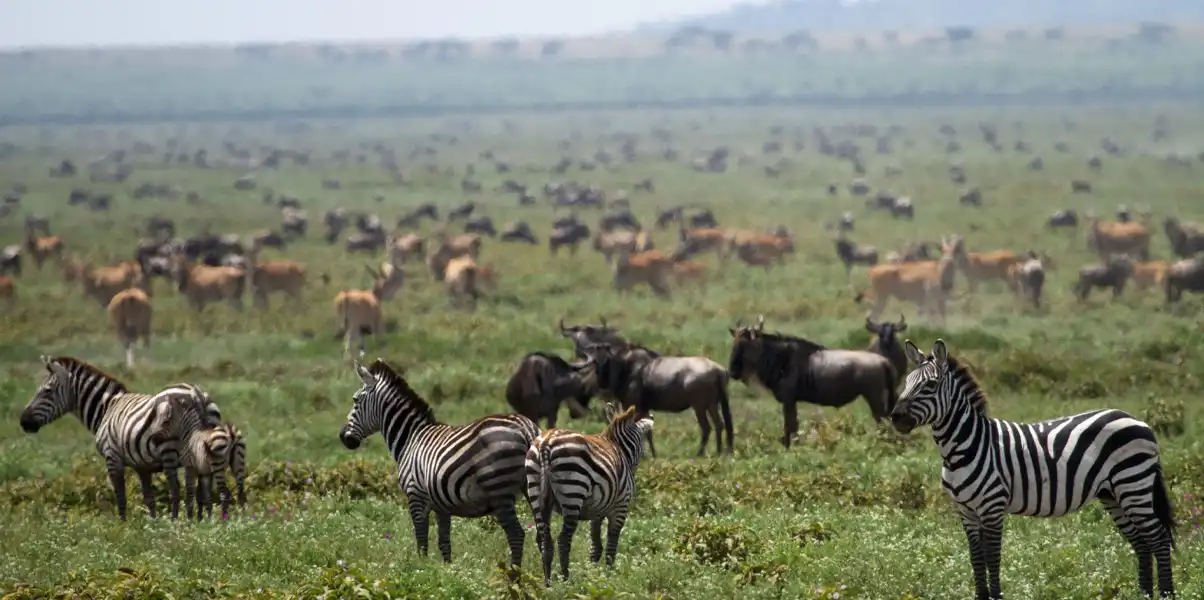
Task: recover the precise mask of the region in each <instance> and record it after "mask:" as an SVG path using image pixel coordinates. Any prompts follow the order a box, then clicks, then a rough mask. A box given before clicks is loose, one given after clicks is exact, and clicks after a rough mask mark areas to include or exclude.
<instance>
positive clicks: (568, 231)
mask: <svg viewBox="0 0 1204 600" xmlns="http://www.w3.org/2000/svg"><path fill="white" fill-rule="evenodd" d="M589 236H590V231H589V226H587V225H584V224H582V223H569V224H567V225H563V226H560V227H556V228H555V229H553V230H552V234H551V235H549V236H548V251H549V252H551V253H552V255H553V256H555V255H556V252H557V251H558V250H560V248H562V247H565V246H568V248H569V253H570V254H573V255H575V254H577V245H578V244H580V243H581V242H582V241H583V240H585V239H588V238H589Z"/></svg>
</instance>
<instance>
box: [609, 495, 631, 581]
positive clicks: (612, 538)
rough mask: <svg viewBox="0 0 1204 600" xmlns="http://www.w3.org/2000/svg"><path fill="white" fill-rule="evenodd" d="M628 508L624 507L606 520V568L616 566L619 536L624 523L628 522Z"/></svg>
mask: <svg viewBox="0 0 1204 600" xmlns="http://www.w3.org/2000/svg"><path fill="white" fill-rule="evenodd" d="M626 513H627V509H626V507H624V508H622V509H621V510H620V511H619V514H614V515H611V516H610V518H608V519H607V520H606V568H607V569H613V568H614V567H615V555H617V554H618V553H619V536H620V535H622V534H623V525H624V524H625V523H627V514H626Z"/></svg>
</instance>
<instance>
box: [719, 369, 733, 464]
mask: <svg viewBox="0 0 1204 600" xmlns="http://www.w3.org/2000/svg"><path fill="white" fill-rule="evenodd" d="M727 384H728V375H727V372H726V371H725V372H724V373H723V377H722V378H721V379H720V380H719V382H718V383H716V384H715V386H716V388H717V389H716V390H715V392H716V393H717V394H719V412H720V414H721V415H722V416H723V428H724V430H726V431H727V447H728V450H733V449H734V448H735V438H734V435H735V434H734V433H732V432H733V431H734V430H735V425H734V424H733V423H732V406H731V402H729V399H728V396H727Z"/></svg>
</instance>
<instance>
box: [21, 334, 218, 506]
mask: <svg viewBox="0 0 1204 600" xmlns="http://www.w3.org/2000/svg"><path fill="white" fill-rule="evenodd" d="M42 360H43V362H44V363H45V365H46V371H47V376H46V379H45V380H44V381H43V382H42V385H41V387H39V388H38V391H37V393H35V394H34V397H33V399H32V400H30V402H29V404H28V405H27V406H26V407H25V410H24V411H23V412H22V413H21V428H22V429H24V430H25V431H26V432H27V433H36V432H37V431H38V430H39V429H40V428H42V427H43V426H45V425H47V424H49V423H51V422H53V421H54V420H56V419H58V418H59V417H61V416H63V415H65V414H67V413H69V412H70V413H75V415H76V416H77V417H79V420H80V422H82V423H83V424H84V427H87V428H88V431H90V432H92V434H93V435H94V436H95V437H96V450H97V451H98V452H99V453H100V455H101V456H102V457H103V458H104V460H105V469H106V471H107V472H108V475H109V481H110V483H111V484H112V485H113V492H114V495H115V496H116V503H117V515H118V517H120V518H121V519H123V520H124V519H125V517H126V496H125V469H126V468H131V469H133V470H134V472H136V473H137V474H138V480H139V482H140V484H141V488H142V498H143V501H144V502H145V503H146V507H147V509H148V510H149V511H150V514H151V516H152V517H154V516H156V514H157V512H156V510H155V494H154V487H153V483H152V481H151V477H152V475H153V474H154V473H156V472H158V471H163V472H164V473H165V474H166V475H167V486H168V492H169V495H170V497H171V501H172V505H171V516H172V518H173V519H174V518H176V517H177V516H178V515H179V503H180V480H179V475H178V469H179V468H180V444H181V436H180V434H179V433H178V432H175V431H172V430H170V429H164V427H163V424H164V423H166V422H168V421H170V420H171V417H170V405H169V402H167V400H168V399H169V398H173V397H174V398H191V399H192V401H194V402H195V403H196V407H197V418H198V419H199V420H201V421H203V422H206V423H216V422H218V421H220V420H221V412H220V410H219V409H218V407H217V405H216V404H214V403H213V402H212V401H211V400H209V397H208V396H207V395H205V394H204V392H202V391H200V390H199V388H196V387H195V386H191V385H189V384H176V385H173V386H169V387H168V388H166V389H164V390H163V391H161V392H159V393H158V394H154V395H149V394H136V393H131V392H129V391H128V390H127V389H126V387H125V384H123V383H122V382H120V381H118V380H117V379H115V378H114V377H112V376H110V375H108V374H106V373H104V372H103V371H101V370H100V369H97V368H96V367H94V366H92V365H89V364H88V363H86V362H84V361H82V360H79V359H76V358H71V357H62V356H60V357H55V358H48V357H42Z"/></svg>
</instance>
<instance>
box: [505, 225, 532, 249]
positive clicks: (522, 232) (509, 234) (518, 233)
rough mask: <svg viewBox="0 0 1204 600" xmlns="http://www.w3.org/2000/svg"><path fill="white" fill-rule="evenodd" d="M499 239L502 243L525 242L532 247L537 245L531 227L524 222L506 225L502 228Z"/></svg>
mask: <svg viewBox="0 0 1204 600" xmlns="http://www.w3.org/2000/svg"><path fill="white" fill-rule="evenodd" d="M499 237H500V239H501V240H502V241H503V242H526V243H528V244H531V245H532V246H534V245H537V244H539V239H538V238H536V237H535V234H534V233H532V232H531V226H530V225H528V224H527V222H526V221H517V222H512V223H507V224H506V226H505V227H502V232H501V234H500V236H499Z"/></svg>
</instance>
